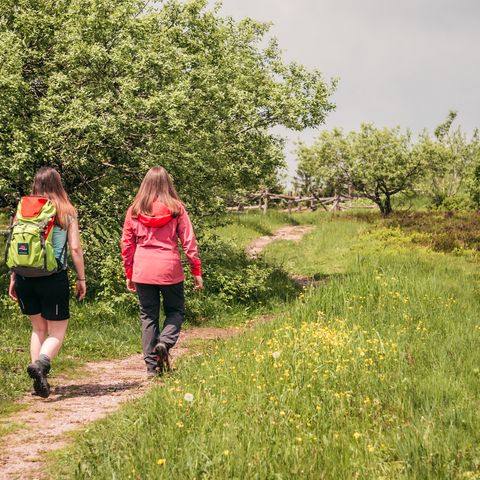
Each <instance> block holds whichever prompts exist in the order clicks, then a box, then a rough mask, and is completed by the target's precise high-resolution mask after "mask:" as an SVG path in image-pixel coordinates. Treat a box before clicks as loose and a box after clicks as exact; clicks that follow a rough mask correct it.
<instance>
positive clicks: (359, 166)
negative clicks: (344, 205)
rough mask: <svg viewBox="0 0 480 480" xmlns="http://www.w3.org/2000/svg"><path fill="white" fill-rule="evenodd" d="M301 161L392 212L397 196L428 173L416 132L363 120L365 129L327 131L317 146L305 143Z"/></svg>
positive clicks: (324, 180) (323, 178)
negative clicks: (415, 140) (416, 147)
mask: <svg viewBox="0 0 480 480" xmlns="http://www.w3.org/2000/svg"><path fill="white" fill-rule="evenodd" d="M298 155H299V166H300V168H302V169H304V170H305V171H306V172H308V173H309V174H311V175H312V176H314V177H315V178H316V179H317V181H318V182H319V183H323V184H325V185H327V184H328V185H332V186H334V187H335V189H336V191H337V192H338V193H348V189H349V188H352V189H353V191H354V193H356V194H357V195H359V196H361V197H365V198H368V199H370V200H372V201H373V202H375V203H376V204H377V205H378V207H379V209H380V211H381V213H382V214H383V215H389V214H390V213H391V212H392V197H393V196H394V195H396V194H399V193H401V192H407V191H409V190H411V189H412V188H413V187H414V185H415V182H416V181H417V180H418V178H419V176H420V175H421V174H422V173H423V172H424V168H425V163H424V159H423V157H422V156H419V155H417V154H416V153H415V151H414V149H413V145H412V139H411V134H410V132H408V131H407V132H405V133H402V132H401V131H400V129H399V128H392V129H390V128H383V129H377V128H375V127H374V126H373V125H370V124H363V125H362V126H361V128H360V131H359V132H350V133H349V134H347V135H345V134H344V133H343V132H342V131H341V130H338V129H336V130H333V131H330V132H328V131H326V132H322V133H321V134H320V136H319V137H318V139H317V140H316V141H315V143H314V145H313V146H312V147H305V146H303V147H300V148H299V150H298Z"/></svg>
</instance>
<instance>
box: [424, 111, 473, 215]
mask: <svg viewBox="0 0 480 480" xmlns="http://www.w3.org/2000/svg"><path fill="white" fill-rule="evenodd" d="M456 118H457V112H454V111H451V112H449V114H448V116H447V118H446V120H445V121H444V122H443V123H441V124H440V125H439V126H438V127H437V128H436V129H435V131H434V136H433V137H431V136H430V135H429V134H428V132H427V131H424V132H422V134H421V135H420V139H419V142H418V145H417V151H418V154H419V155H422V156H423V157H424V161H425V163H426V164H427V165H428V168H427V171H426V173H427V174H426V177H425V179H424V181H423V182H422V185H421V189H422V190H423V191H424V192H425V193H426V194H427V195H429V196H431V197H432V200H433V203H434V204H435V205H437V206H440V205H442V204H443V203H444V202H446V201H447V200H448V199H452V198H453V197H456V196H458V195H460V194H466V192H467V191H468V190H469V189H471V182H472V178H473V170H474V167H475V165H476V164H477V163H478V160H479V158H480V156H479V147H478V145H479V143H480V142H479V133H478V130H476V131H475V132H474V133H473V135H472V138H471V139H468V138H467V135H466V134H465V133H464V132H463V131H462V129H461V127H458V128H456V129H453V128H452V124H453V122H454V121H455V119H456Z"/></svg>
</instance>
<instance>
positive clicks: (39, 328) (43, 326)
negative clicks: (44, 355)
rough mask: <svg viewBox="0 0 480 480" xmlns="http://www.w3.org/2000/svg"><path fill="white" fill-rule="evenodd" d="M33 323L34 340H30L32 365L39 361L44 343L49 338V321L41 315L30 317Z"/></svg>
mask: <svg viewBox="0 0 480 480" xmlns="http://www.w3.org/2000/svg"><path fill="white" fill-rule="evenodd" d="M30 320H31V322H32V338H31V340H30V356H31V357H32V363H33V362H35V361H37V360H38V357H39V355H40V350H41V348H42V345H43V342H45V339H46V338H47V333H48V326H47V321H46V320H45V319H44V318H43V317H42V315H41V314H40V313H39V314H37V315H30Z"/></svg>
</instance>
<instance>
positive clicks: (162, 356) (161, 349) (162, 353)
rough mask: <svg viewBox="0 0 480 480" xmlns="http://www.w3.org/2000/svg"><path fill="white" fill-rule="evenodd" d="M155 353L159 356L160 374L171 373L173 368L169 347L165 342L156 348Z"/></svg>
mask: <svg viewBox="0 0 480 480" xmlns="http://www.w3.org/2000/svg"><path fill="white" fill-rule="evenodd" d="M155 353H156V354H157V368H158V372H159V373H160V374H162V373H163V372H169V371H170V370H171V368H170V358H169V355H168V349H167V346H166V345H165V344H164V343H163V342H158V343H157V345H156V346H155Z"/></svg>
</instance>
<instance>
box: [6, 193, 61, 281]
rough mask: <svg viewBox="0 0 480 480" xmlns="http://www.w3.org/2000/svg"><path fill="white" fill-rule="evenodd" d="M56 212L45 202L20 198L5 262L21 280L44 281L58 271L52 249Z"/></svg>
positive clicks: (32, 197)
mask: <svg viewBox="0 0 480 480" xmlns="http://www.w3.org/2000/svg"><path fill="white" fill-rule="evenodd" d="M55 214H56V209H55V207H54V205H53V204H52V202H50V200H48V198H44V197H35V196H31V197H23V198H22V199H21V200H20V202H19V204H18V207H17V214H16V216H15V218H14V220H13V223H12V225H11V226H10V235H9V237H8V241H7V250H6V252H5V262H6V264H7V266H8V267H9V268H10V269H11V270H12V271H13V272H15V273H17V274H19V275H21V276H23V277H45V276H47V275H52V274H53V273H55V272H57V271H58V264H57V259H56V258H55V251H54V249H53V242H52V239H53V226H54V223H55Z"/></svg>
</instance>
